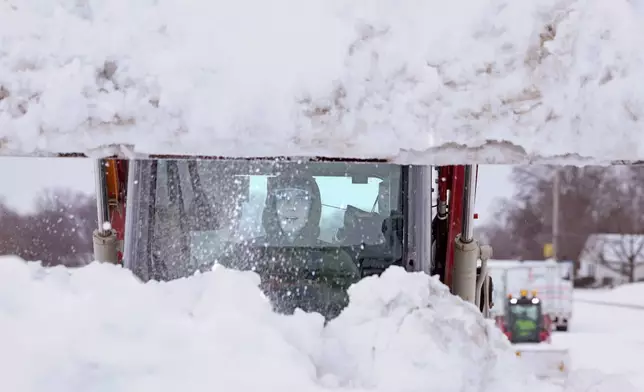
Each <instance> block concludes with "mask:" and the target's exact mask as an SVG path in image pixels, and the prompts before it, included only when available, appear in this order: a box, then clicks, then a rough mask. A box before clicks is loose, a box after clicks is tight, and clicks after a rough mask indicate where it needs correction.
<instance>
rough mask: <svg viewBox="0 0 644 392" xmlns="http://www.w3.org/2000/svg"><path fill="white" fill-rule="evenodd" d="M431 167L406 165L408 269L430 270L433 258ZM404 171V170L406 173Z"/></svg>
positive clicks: (404, 183) (405, 207)
mask: <svg viewBox="0 0 644 392" xmlns="http://www.w3.org/2000/svg"><path fill="white" fill-rule="evenodd" d="M432 170H433V168H432V167H431V166H407V167H405V169H404V172H405V171H406V172H407V175H406V176H405V177H406V181H404V182H403V183H402V186H403V190H404V191H403V198H401V199H402V200H406V201H407V203H404V204H403V207H404V214H405V218H406V219H405V222H406V227H405V230H404V231H403V233H404V235H405V237H404V239H405V240H404V241H403V243H404V246H405V249H406V252H405V257H404V259H403V263H404V264H403V265H404V267H405V269H406V270H407V271H420V272H425V273H426V274H428V275H429V274H431V273H432V270H433V258H432V256H433V255H432ZM404 172H403V173H404Z"/></svg>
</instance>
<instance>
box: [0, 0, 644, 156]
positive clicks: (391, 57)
mask: <svg viewBox="0 0 644 392" xmlns="http://www.w3.org/2000/svg"><path fill="white" fill-rule="evenodd" d="M642 9H643V7H642V0H613V1H605V0H539V1H528V2H525V1H512V0H481V1H471V0H452V1H449V2H445V1H442V0H422V1H421V0H406V1H403V2H400V1H394V0H378V1H373V0H370V1H366V0H351V1H342V0H309V1H306V2H302V1H299V0H273V1H270V2H267V1H258V0H237V1H234V2H230V1H224V0H213V1H207V2H204V1H200V0H140V1H137V2H136V3H132V2H131V1H127V0H111V1H101V0H48V1H45V0H9V1H5V2H3V3H2V4H0V40H1V42H2V45H0V140H1V141H2V143H1V144H0V153H2V154H36V153H43V152H48V153H51V152H87V153H93V154H99V155H100V154H103V155H105V154H109V153H113V152H115V151H112V150H109V149H108V150H105V148H107V147H110V146H117V147H118V148H121V149H122V151H120V152H121V153H124V152H123V151H126V152H125V153H127V154H136V153H139V154H148V153H151V154H164V153H174V154H188V155H198V154H207V155H221V156H282V155H283V156H314V155H322V156H335V157H354V158H386V159H390V160H393V161H396V162H405V163H410V162H411V163H413V162H424V163H470V162H478V163H483V162H499V163H501V162H502V163H518V162H526V161H528V160H531V159H546V160H547V159H554V158H557V157H559V158H561V157H563V158H567V159H569V160H570V159H574V160H575V161H584V160H586V161H588V162H604V161H606V160H612V159H644V136H642V133H641V131H640V129H641V128H642V122H643V121H644V120H643V118H644V112H642V110H643V109H642V108H643V107H644V105H643V103H644V102H643V97H644V86H643V85H642V83H639V81H640V80H642V79H644V67H643V65H644V61H643V56H644V54H643V53H642V51H641V48H642V47H643V46H644V34H643V32H644V17H643V12H642Z"/></svg>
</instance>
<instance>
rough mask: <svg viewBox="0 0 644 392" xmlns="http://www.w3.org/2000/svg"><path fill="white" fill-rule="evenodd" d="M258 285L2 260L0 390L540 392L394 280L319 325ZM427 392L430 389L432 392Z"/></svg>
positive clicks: (448, 301)
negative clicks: (282, 311)
mask: <svg viewBox="0 0 644 392" xmlns="http://www.w3.org/2000/svg"><path fill="white" fill-rule="evenodd" d="M257 284H258V277H257V275H255V274H253V273H249V272H245V273H242V272H238V271H233V270H227V269H224V268H218V269H215V270H214V271H213V272H210V273H207V274H203V275H199V276H195V277H192V278H190V279H183V280H178V281H173V282H170V283H155V282H152V283H147V284H142V283H140V282H138V281H137V280H136V279H135V278H134V277H133V276H132V275H131V274H130V273H129V272H128V271H125V270H122V269H120V268H117V267H114V266H111V265H100V264H97V263H95V264H91V265H89V266H87V267H84V268H82V269H77V270H68V269H64V268H59V267H57V268H51V269H44V268H42V267H40V266H39V265H38V264H35V263H30V264H26V263H23V262H20V261H17V260H13V259H9V260H2V261H0V347H2V350H0V364H1V365H2V370H3V376H2V377H1V378H0V389H1V390H3V391H12V392H27V391H29V392H32V391H33V392H35V391H47V392H50V391H81V390H82V391H101V392H102V391H105V392H108V391H119V392H121V391H155V392H163V391H178V390H186V391H210V392H211V391H219V390H221V391H240V392H241V391H271V392H272V391H275V392H284V391H301V392H309V391H324V390H341V391H344V392H351V391H356V392H357V391H367V390H369V391H382V392H412V391H413V392H417V391H418V392H420V391H422V392H426V391H428V390H435V391H441V392H450V391H455V392H456V391H459V392H462V391H468V392H469V391H480V392H485V391H494V392H505V391H507V392H514V391H517V390H521V391H527V392H530V391H534V392H537V391H539V392H547V391H555V390H559V389H557V388H556V387H553V386H550V385H546V384H544V383H541V382H537V381H535V380H534V379H533V378H532V377H531V376H530V375H529V374H528V373H527V371H526V370H525V369H523V368H521V367H520V366H519V364H518V363H517V360H516V358H515V357H514V355H513V354H512V351H511V350H510V348H509V343H508V342H507V340H505V339H504V338H503V337H502V336H501V333H500V332H499V331H498V330H497V329H496V328H494V327H493V326H492V325H490V324H488V323H486V322H484V321H483V319H482V318H481V316H480V314H479V313H478V312H477V310H476V308H475V307H474V306H471V305H467V304H464V303H463V302H461V301H460V300H459V299H456V298H454V297H453V296H450V295H449V294H448V292H447V290H446V289H445V287H444V286H442V285H441V284H440V283H438V282H437V281H436V280H434V279H432V278H429V277H427V276H426V275H422V274H407V273H405V272H403V271H402V270H401V269H396V268H392V269H390V270H388V271H387V272H386V273H385V274H384V275H383V276H382V277H381V278H377V277H373V278H369V279H366V280H364V281H363V282H361V283H359V284H357V285H355V286H353V287H352V289H351V293H350V295H351V304H350V305H349V307H348V308H347V309H346V311H345V312H344V313H343V314H342V315H341V316H340V317H339V318H337V319H336V320H334V321H333V322H331V323H330V324H329V325H328V326H326V327H324V325H323V319H322V317H321V316H320V315H318V314H304V313H296V314H295V315H293V316H284V315H278V314H275V313H273V312H272V311H271V307H270V305H269V304H268V303H267V302H266V299H265V297H263V295H262V294H261V292H260V291H259V289H258V287H257ZM428 388H429V389H428Z"/></svg>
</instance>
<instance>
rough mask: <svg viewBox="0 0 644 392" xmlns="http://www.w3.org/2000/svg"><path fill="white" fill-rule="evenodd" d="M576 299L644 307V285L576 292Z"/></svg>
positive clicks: (636, 284) (626, 285)
mask: <svg viewBox="0 0 644 392" xmlns="http://www.w3.org/2000/svg"><path fill="white" fill-rule="evenodd" d="M575 299H580V300H586V301H600V302H606V303H608V304H610V303H613V304H619V305H633V306H641V307H644V283H631V284H625V285H622V286H617V287H615V288H613V289H584V290H575Z"/></svg>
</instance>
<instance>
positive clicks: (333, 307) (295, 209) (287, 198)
mask: <svg viewBox="0 0 644 392" xmlns="http://www.w3.org/2000/svg"><path fill="white" fill-rule="evenodd" d="M267 185H268V189H267V197H266V202H265V206H264V210H263V213H262V226H263V229H264V233H265V234H264V235H263V236H261V237H256V238H252V239H250V240H248V241H245V242H244V243H243V244H241V246H240V245H239V244H238V245H237V246H236V247H235V248H236V249H237V251H236V252H234V253H235V256H234V258H235V259H237V260H240V261H242V262H243V263H244V267H243V269H252V270H254V271H255V272H257V273H258V274H259V275H260V277H261V280H262V283H261V287H262V290H263V291H264V293H265V294H266V296H267V297H268V298H269V299H270V300H271V302H272V303H273V306H274V307H275V310H276V311H278V312H281V313H286V314H290V313H293V312H294V311H295V309H296V308H300V309H302V310H304V311H308V312H318V313H321V314H322V315H323V316H324V317H325V318H326V319H327V320H329V319H331V318H334V317H336V316H337V315H339V314H340V312H341V311H342V309H344V307H345V306H346V305H347V304H348V294H347V289H348V288H349V286H350V285H351V284H353V283H355V282H356V281H358V280H359V279H360V273H359V269H358V267H357V265H356V264H355V262H354V261H353V259H352V258H351V256H349V254H348V253H347V252H345V251H344V250H343V249H342V248H340V247H339V246H338V245H336V244H330V243H326V242H323V241H321V240H320V239H319V235H320V217H321V213H322V201H321V197H320V189H319V187H318V185H317V183H316V181H315V179H314V178H313V177H312V176H302V175H293V174H285V175H281V176H276V177H271V178H269V181H268V184H267ZM239 267H240V266H239V265H237V268H239Z"/></svg>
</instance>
